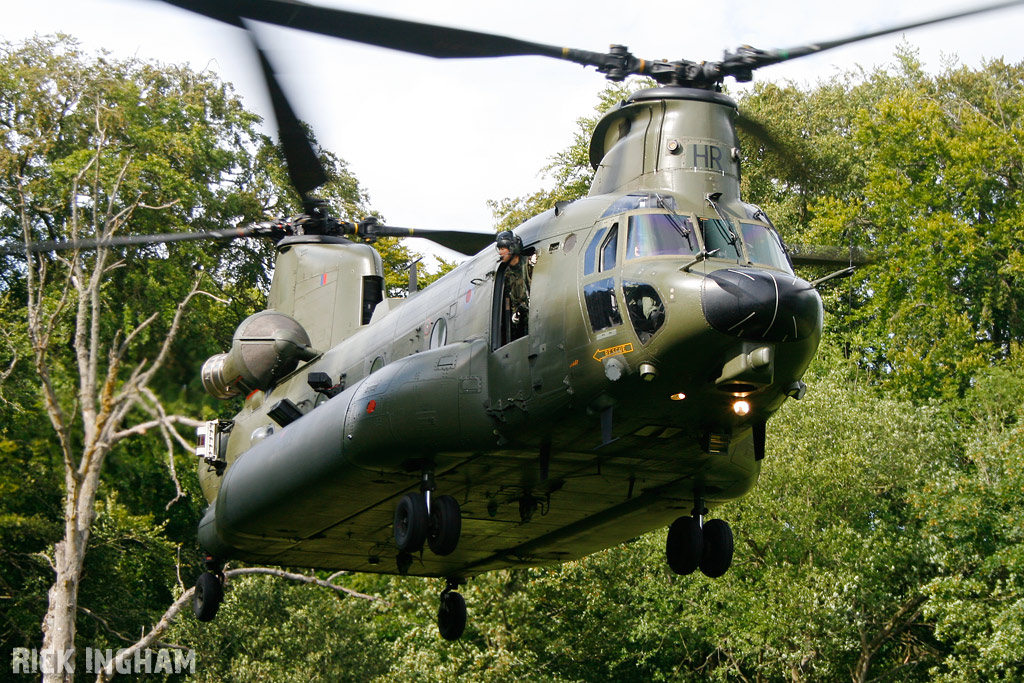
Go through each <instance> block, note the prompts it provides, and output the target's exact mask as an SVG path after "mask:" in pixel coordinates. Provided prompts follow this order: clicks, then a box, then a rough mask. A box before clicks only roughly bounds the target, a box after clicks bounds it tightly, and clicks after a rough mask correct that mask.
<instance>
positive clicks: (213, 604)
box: [192, 572, 224, 621]
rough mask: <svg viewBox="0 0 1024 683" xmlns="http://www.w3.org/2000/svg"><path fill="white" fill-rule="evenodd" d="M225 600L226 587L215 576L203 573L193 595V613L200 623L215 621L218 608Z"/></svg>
mask: <svg viewBox="0 0 1024 683" xmlns="http://www.w3.org/2000/svg"><path fill="white" fill-rule="evenodd" d="M223 599H224V585H223V584H222V583H221V582H220V579H219V578H217V576H215V575H214V574H211V573H210V572H203V573H202V574H200V575H199V578H198V579H196V590H195V592H194V593H193V594H192V611H193V612H194V613H195V615H196V619H198V620H199V621H213V618H214V617H215V616H217V608H218V607H220V603H221V600H223Z"/></svg>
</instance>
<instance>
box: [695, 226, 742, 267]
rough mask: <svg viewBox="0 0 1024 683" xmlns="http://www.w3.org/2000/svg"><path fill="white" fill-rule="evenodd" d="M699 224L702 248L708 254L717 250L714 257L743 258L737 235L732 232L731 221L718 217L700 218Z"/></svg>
mask: <svg viewBox="0 0 1024 683" xmlns="http://www.w3.org/2000/svg"><path fill="white" fill-rule="evenodd" d="M700 224H701V228H703V232H704V248H705V249H707V250H708V253H709V254H710V253H711V252H714V251H716V250H717V253H715V257H716V258H726V259H742V258H743V252H742V251H741V249H740V240H739V237H738V236H737V235H736V233H735V232H733V229H732V224H731V223H726V222H725V221H723V220H720V219H718V218H702V219H701V220H700Z"/></svg>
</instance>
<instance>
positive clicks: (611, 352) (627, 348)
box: [594, 342, 633, 361]
mask: <svg viewBox="0 0 1024 683" xmlns="http://www.w3.org/2000/svg"><path fill="white" fill-rule="evenodd" d="M626 353H633V343H632V342H627V343H625V344H619V345H618V346H612V347H609V348H607V349H598V350H597V351H594V360H596V361H602V360H604V359H605V358H609V357H611V356H621V355H623V354H626Z"/></svg>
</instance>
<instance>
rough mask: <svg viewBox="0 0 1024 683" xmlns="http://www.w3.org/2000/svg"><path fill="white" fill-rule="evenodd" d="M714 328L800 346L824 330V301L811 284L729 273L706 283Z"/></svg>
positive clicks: (767, 274)
mask: <svg viewBox="0 0 1024 683" xmlns="http://www.w3.org/2000/svg"><path fill="white" fill-rule="evenodd" d="M702 290H703V291H702V294H701V303H702V305H703V308H704V317H705V318H706V319H707V321H708V324H710V325H711V326H712V327H713V328H715V329H716V330H718V331H719V332H724V333H725V334H729V335H732V336H735V337H739V338H741V339H750V340H764V341H775V342H785V341H796V340H800V339H806V338H808V337H811V336H813V335H816V334H818V333H819V332H820V330H821V322H822V307H821V297H820V296H818V292H817V291H815V290H814V289H813V288H812V287H811V285H810V284H809V283H808V282H807V281H806V280H801V279H800V278H798V277H796V276H794V275H786V274H784V273H777V272H771V271H765V270H758V269H756V268H726V269H723V270H716V271H714V272H712V273H709V274H708V275H707V276H706V277H705V279H704V285H703V288H702Z"/></svg>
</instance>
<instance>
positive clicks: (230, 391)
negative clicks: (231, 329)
mask: <svg viewBox="0 0 1024 683" xmlns="http://www.w3.org/2000/svg"><path fill="white" fill-rule="evenodd" d="M316 355H317V351H316V350H314V349H313V348H311V347H310V342H309V335H308V334H306V331H305V330H304V329H303V327H302V325H300V324H299V322H298V321H297V320H296V319H295V318H293V317H291V316H290V315H285V314H284V313H278V312H277V311H261V312H259V313H256V314H254V315H251V316H249V317H248V318H246V319H245V320H243V321H242V324H241V325H239V326H238V329H237V330H235V335H234V338H233V339H232V341H231V350H230V351H228V352H227V353H218V354H217V355H216V356H212V357H211V358H210V359H209V360H207V361H206V362H205V363H203V370H202V378H203V387H204V388H205V389H206V391H208V392H209V393H210V395H212V396H214V397H216V398H220V399H228V398H233V397H235V396H238V395H239V394H243V393H245V394H249V393H251V392H253V391H256V390H257V389H258V390H260V391H267V390H268V389H270V388H271V387H272V386H273V385H274V384H276V383H277V381H278V380H280V379H281V378H282V377H284V376H285V375H287V374H288V373H290V372H291V371H292V370H294V369H295V368H296V367H297V366H298V364H299V361H307V360H310V359H312V358H314V357H316Z"/></svg>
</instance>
